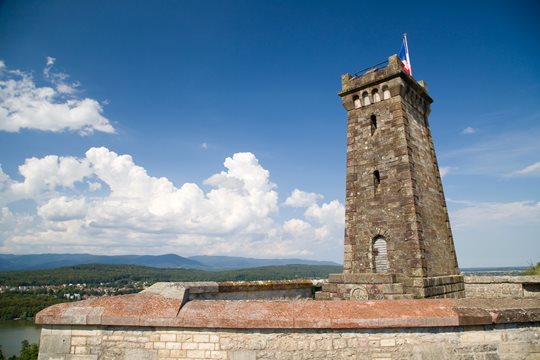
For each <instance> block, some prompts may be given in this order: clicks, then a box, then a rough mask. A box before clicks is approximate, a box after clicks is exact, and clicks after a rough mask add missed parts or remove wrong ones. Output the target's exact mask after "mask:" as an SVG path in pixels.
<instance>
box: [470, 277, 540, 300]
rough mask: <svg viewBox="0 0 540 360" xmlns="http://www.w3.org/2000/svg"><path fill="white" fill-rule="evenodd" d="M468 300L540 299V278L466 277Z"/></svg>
mask: <svg viewBox="0 0 540 360" xmlns="http://www.w3.org/2000/svg"><path fill="white" fill-rule="evenodd" d="M464 279H465V296H466V297H468V298H509V297H518V298H521V297H524V298H537V299H540V276H465V277H464Z"/></svg>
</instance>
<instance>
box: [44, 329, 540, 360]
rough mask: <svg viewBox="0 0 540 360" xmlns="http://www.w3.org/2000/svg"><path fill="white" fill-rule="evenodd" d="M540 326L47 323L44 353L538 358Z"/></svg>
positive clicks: (47, 358) (84, 357) (248, 359)
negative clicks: (171, 326)
mask: <svg viewBox="0 0 540 360" xmlns="http://www.w3.org/2000/svg"><path fill="white" fill-rule="evenodd" d="M539 334H540V327H538V325H537V326H528V325H527V326H523V325H497V326H481V327H477V328H464V327H451V328H427V329H383V330H366V329H363V330H341V331H336V330H316V331H315V330H288V329H282V330H267V329H262V330H258V331H252V330H242V329H168V328H160V327H155V328H154V327H150V328H149V327H140V328H138V327H133V328H129V327H97V326H88V327H80V326H44V328H43V330H42V335H41V343H42V344H43V345H42V346H41V353H40V357H39V359H40V360H52V359H70V360H97V359H103V360H105V359H107V360H108V359H110V360H113V359H126V360H128V359H129V360H140V359H144V360H151V359H160V360H173V359H174V360H181V359H223V360H226V359H231V360H233V359H242V360H255V359H257V360H263V359H268V360H272V359H283V360H290V359H298V360H301V359H324V360H327V359H380V360H384V359H410V360H413V359H414V360H416V359H433V360H444V359H470V360H474V359H508V360H510V359H515V360H517V359H538V358H540V346H539V345H538V336H539ZM67 354H72V355H67Z"/></svg>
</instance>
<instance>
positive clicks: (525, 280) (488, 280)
mask: <svg viewBox="0 0 540 360" xmlns="http://www.w3.org/2000/svg"><path fill="white" fill-rule="evenodd" d="M463 279H464V281H465V284H501V283H510V284H540V276H538V275H524V276H473V275H467V276H464V277H463Z"/></svg>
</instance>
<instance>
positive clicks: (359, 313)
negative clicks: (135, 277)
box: [36, 293, 540, 329]
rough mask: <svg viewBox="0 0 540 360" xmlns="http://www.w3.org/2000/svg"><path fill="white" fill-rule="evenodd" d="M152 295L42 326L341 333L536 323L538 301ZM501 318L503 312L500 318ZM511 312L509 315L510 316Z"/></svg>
mask: <svg viewBox="0 0 540 360" xmlns="http://www.w3.org/2000/svg"><path fill="white" fill-rule="evenodd" d="M181 305H182V299H177V298H166V297H164V296H161V295H157V294H148V293H141V294H129V295H122V296H114V297H101V298H95V299H89V300H84V301H80V302H75V303H63V304H58V305H54V306H51V307H49V308H47V309H45V310H42V311H41V312H39V313H38V314H37V316H36V323H38V324H43V325H46V324H48V325H107V326H109V325H110V326H162V327H182V328H192V327H197V328H205V327H206V328H242V329H267V328H290V329H342V328H360V329H362V328H388V327H399V328H406V327H430V326H460V325H463V323H462V318H464V317H465V318H466V319H467V321H466V325H488V324H499V323H509V322H534V321H540V301H539V300H538V299H496V300H491V302H486V300H483V299H460V300H455V299H422V300H379V301H314V300H282V301H276V300H240V301H239V300H236V301H230V300H194V301H188V302H187V303H185V304H184V305H183V306H181ZM501 314H504V316H502V315H501ZM512 314H515V316H513V315H512Z"/></svg>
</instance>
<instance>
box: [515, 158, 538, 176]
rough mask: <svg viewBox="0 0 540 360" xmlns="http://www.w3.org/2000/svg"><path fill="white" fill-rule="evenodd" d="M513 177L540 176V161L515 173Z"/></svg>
mask: <svg viewBox="0 0 540 360" xmlns="http://www.w3.org/2000/svg"><path fill="white" fill-rule="evenodd" d="M512 175H540V161H538V162H535V163H534V164H531V165H529V166H526V167H524V168H523V169H521V170H517V171H514V172H513V173H512Z"/></svg>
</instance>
